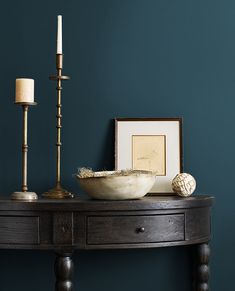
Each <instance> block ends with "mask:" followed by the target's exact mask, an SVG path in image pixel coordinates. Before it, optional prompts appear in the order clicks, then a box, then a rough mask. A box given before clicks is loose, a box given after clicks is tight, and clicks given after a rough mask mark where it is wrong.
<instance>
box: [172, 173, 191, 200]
mask: <svg viewBox="0 0 235 291" xmlns="http://www.w3.org/2000/svg"><path fill="white" fill-rule="evenodd" d="M171 185H172V190H173V191H174V192H176V193H177V194H178V195H179V196H182V197H188V196H190V195H192V194H193V192H194V191H195V189H196V180H195V179H194V178H193V176H192V175H190V174H187V173H180V174H178V175H176V176H175V178H174V179H173V180H172V184H171Z"/></svg>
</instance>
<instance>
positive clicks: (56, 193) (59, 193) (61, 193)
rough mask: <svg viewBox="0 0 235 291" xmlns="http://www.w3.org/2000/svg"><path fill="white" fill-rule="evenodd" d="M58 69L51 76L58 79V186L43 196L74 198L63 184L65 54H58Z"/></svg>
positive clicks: (54, 79) (66, 77)
mask: <svg viewBox="0 0 235 291" xmlns="http://www.w3.org/2000/svg"><path fill="white" fill-rule="evenodd" d="M56 69H57V75H56V76H51V77H50V80H53V81H57V87H56V90H57V105H56V107H57V115H56V118H57V126H56V129H57V141H56V149H57V159H56V186H55V187H54V188H53V189H51V190H49V191H47V192H45V193H43V197H45V198H51V199H63V198H73V194H72V193H70V192H69V191H67V190H65V189H63V188H62V186H61V166H60V163H61V145H62V144H61V128H62V125H61V119H62V115H61V106H62V105H61V90H62V86H61V85H62V80H69V79H70V78H69V77H68V76H62V69H63V54H56Z"/></svg>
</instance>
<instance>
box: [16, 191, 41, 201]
mask: <svg viewBox="0 0 235 291" xmlns="http://www.w3.org/2000/svg"><path fill="white" fill-rule="evenodd" d="M11 199H12V200H24V201H25V200H27V201H33V200H37V199H38V195H37V194H36V193H35V192H20V191H18V192H14V193H12V194H11Z"/></svg>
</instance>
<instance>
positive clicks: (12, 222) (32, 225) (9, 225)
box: [0, 216, 40, 244]
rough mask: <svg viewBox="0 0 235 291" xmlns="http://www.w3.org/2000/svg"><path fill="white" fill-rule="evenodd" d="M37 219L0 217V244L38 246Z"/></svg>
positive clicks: (34, 217)
mask: <svg viewBox="0 0 235 291" xmlns="http://www.w3.org/2000/svg"><path fill="white" fill-rule="evenodd" d="M39 242H40V238H39V217H36V216H0V244H39Z"/></svg>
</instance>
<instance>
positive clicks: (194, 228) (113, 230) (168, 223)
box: [0, 196, 213, 291]
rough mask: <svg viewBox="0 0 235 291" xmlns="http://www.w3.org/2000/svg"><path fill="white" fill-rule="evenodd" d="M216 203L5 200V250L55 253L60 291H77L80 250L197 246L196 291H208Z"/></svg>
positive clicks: (1, 230) (0, 226)
mask: <svg viewBox="0 0 235 291" xmlns="http://www.w3.org/2000/svg"><path fill="white" fill-rule="evenodd" d="M212 202H213V197H211V196H194V197H189V198H179V197H176V196H164V197H163V196H162V197H159V196H154V197H144V198H143V199H140V200H130V201H96V200H78V199H74V200H38V201H35V202H23V201H10V200H0V249H33V250H54V251H55V252H56V253H57V258H56V261H55V275H56V284H55V290H56V291H72V290H73V282H72V274H73V261H72V257H71V253H72V252H73V251H74V250H76V249H78V250H84V249H128V248H156V247H168V246H178V245H193V246H194V245H196V259H195V260H194V261H195V266H196V267H195V270H196V272H195V274H196V276H194V283H193V286H194V289H195V290H196V291H208V290H209V283H208V280H209V265H208V263H209V254H210V249H209V246H208V242H209V240H210V237H211V226H210V224H211V215H210V213H211V206H212Z"/></svg>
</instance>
